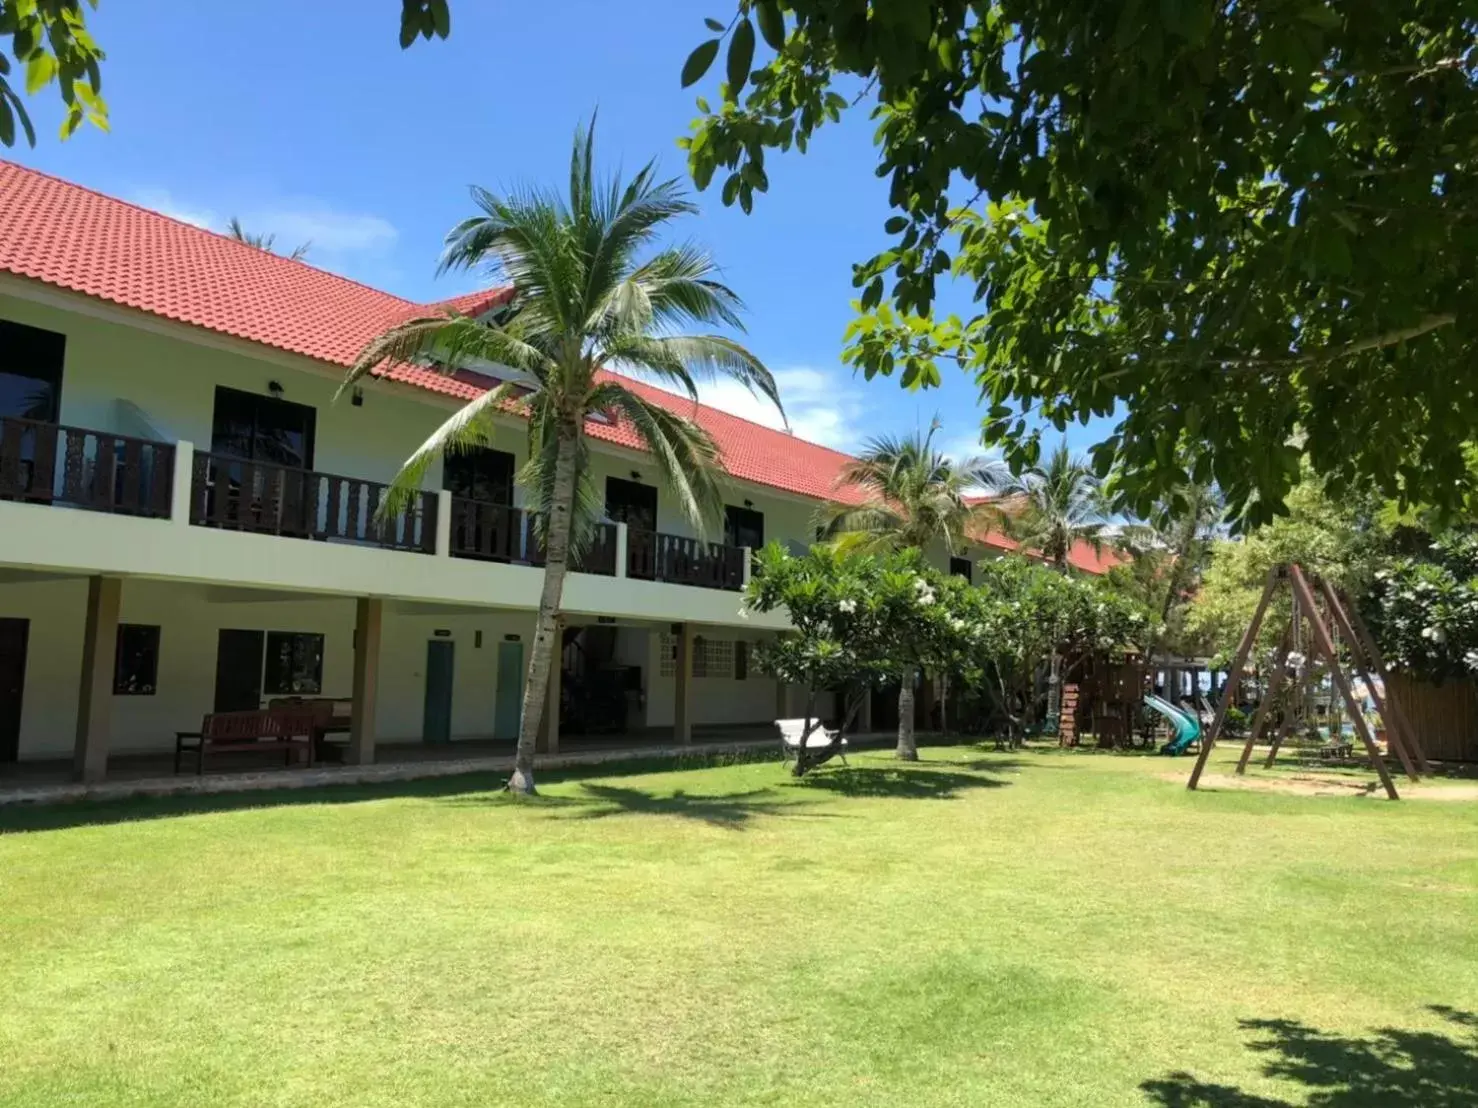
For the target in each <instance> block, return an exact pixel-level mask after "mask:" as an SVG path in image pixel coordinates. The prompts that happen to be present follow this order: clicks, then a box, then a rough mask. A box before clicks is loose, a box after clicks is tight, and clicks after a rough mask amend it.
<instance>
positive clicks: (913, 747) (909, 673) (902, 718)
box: [897, 666, 919, 762]
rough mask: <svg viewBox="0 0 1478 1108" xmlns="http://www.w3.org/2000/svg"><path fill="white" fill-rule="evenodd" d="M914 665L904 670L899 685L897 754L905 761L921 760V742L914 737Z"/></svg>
mask: <svg viewBox="0 0 1478 1108" xmlns="http://www.w3.org/2000/svg"><path fill="white" fill-rule="evenodd" d="M915 672H916V671H915V670H914V668H913V667H912V666H910V667H909V668H907V669H905V670H904V671H903V683H902V684H901V685H899V686H898V750H897V754H898V757H899V758H900V759H902V760H903V761H905V762H917V761H918V760H919V744H918V742H917V741H915V739H914V726H913V713H914V707H913V705H914V688H913V682H914V674H915Z"/></svg>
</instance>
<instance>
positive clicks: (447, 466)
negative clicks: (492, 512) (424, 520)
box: [441, 447, 514, 504]
mask: <svg viewBox="0 0 1478 1108" xmlns="http://www.w3.org/2000/svg"><path fill="white" fill-rule="evenodd" d="M513 462H514V458H513V455H512V454H510V453H508V452H507V451H506V450H489V449H487V448H481V447H480V448H477V449H473V450H464V451H463V452H462V453H460V454H448V455H447V456H446V457H445V458H444V459H443V460H442V463H441V466H442V480H441V487H442V488H444V489H446V490H447V492H449V493H451V494H452V495H453V496H459V497H461V498H463V499H464V500H481V501H483V502H484V503H486V504H512V503H513V470H514V464H513Z"/></svg>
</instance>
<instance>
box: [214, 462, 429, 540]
mask: <svg viewBox="0 0 1478 1108" xmlns="http://www.w3.org/2000/svg"><path fill="white" fill-rule="evenodd" d="M193 466H194V468H193V478H192V480H191V484H190V522H191V523H193V524H195V525H197V526H201V527H220V528H224V529H227V530H233V531H252V532H255V533H256V534H260V535H284V536H287V537H289V538H298V539H318V540H319V541H323V542H348V543H357V544H359V545H362V546H382V547H385V548H387V549H390V550H408V551H413V552H415V553H419V554H435V553H436V511H437V495H436V493H434V492H426V491H424V490H422V491H420V492H417V493H415V494H414V495H413V496H412V497H411V500H410V503H409V504H408V505H407V506H406V508H405V509H404V510H402V511H400V512H398V513H396V514H394V515H392V516H389V517H387V518H384V519H381V518H380V507H381V505H382V504H384V502H385V500H386V499H387V497H388V496H389V494H390V486H388V485H382V484H381V483H379V482H378V481H366V480H363V479H362V478H359V477H342V476H340V475H338V474H334V473H318V472H316V471H314V470H307V469H296V468H293V467H291V466H280V465H274V464H272V463H270V462H247V461H242V460H241V459H239V458H229V457H226V456H224V455H220V454H206V453H203V452H199V451H197V452H196V453H195V457H194V463H193Z"/></svg>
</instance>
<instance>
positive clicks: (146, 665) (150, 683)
mask: <svg viewBox="0 0 1478 1108" xmlns="http://www.w3.org/2000/svg"><path fill="white" fill-rule="evenodd" d="M117 642H118V646H117V652H116V654H115V657H114V661H113V695H114V696H153V695H154V693H155V691H156V690H157V689H158V686H159V628H158V627H154V626H151V625H149V624H143V623H120V624H119V625H118V640H117Z"/></svg>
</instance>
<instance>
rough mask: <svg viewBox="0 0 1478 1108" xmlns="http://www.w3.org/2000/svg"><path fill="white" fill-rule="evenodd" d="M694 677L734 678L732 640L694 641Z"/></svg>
mask: <svg viewBox="0 0 1478 1108" xmlns="http://www.w3.org/2000/svg"><path fill="white" fill-rule="evenodd" d="M693 676H694V677H722V678H725V679H728V678H731V677H733V676H734V642H733V640H732V639H705V638H698V639H695V640H693Z"/></svg>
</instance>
